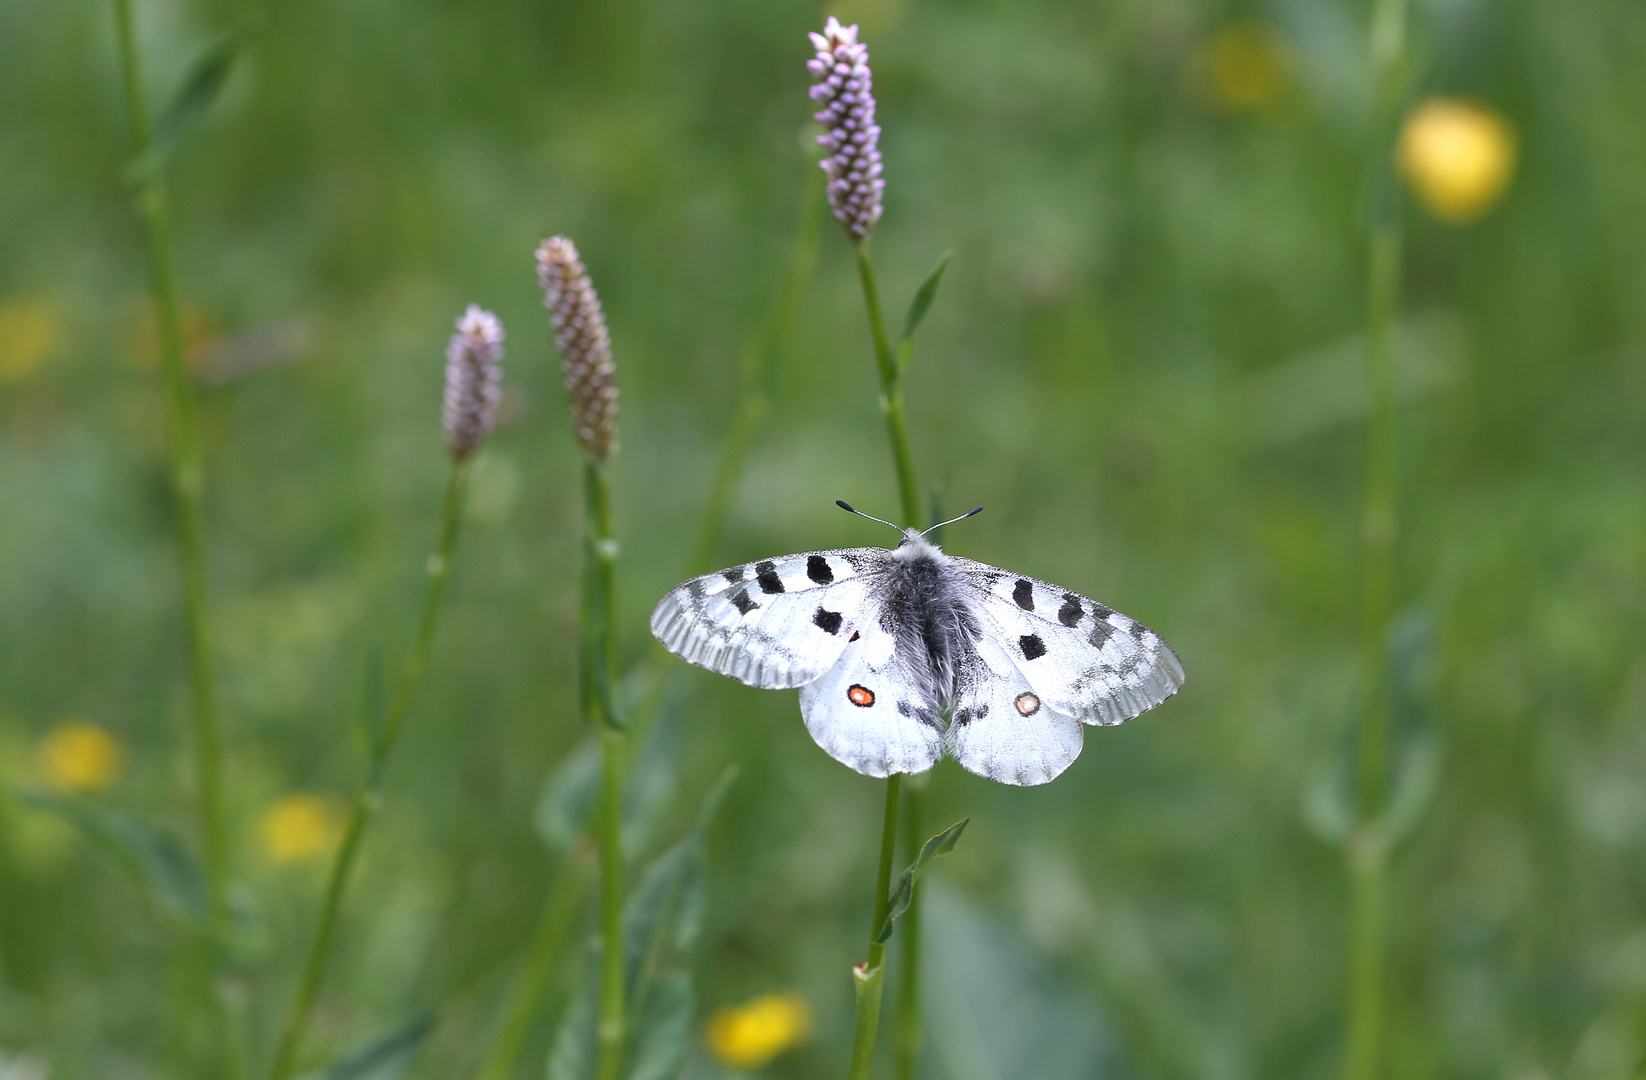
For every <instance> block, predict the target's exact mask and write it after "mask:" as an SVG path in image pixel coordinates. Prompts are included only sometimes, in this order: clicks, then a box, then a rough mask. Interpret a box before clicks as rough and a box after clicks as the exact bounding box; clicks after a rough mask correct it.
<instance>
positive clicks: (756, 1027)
mask: <svg viewBox="0 0 1646 1080" xmlns="http://www.w3.org/2000/svg"><path fill="white" fill-rule="evenodd" d="M811 1027H812V1010H811V1006H809V1005H807V1004H806V999H805V998H803V997H801V996H800V995H798V994H763V995H762V996H760V997H757V998H755V999H753V1000H752V1001H747V1002H745V1003H744V1004H742V1005H737V1006H733V1007H729V1008H724V1009H716V1010H715V1013H714V1015H713V1016H711V1017H709V1030H708V1035H709V1048H710V1049H712V1050H713V1051H714V1053H715V1056H716V1057H718V1058H720V1060H721V1061H724V1062H725V1063H726V1064H727V1065H730V1066H732V1067H733V1068H735V1069H758V1068H760V1066H762V1065H764V1064H766V1062H768V1061H770V1060H771V1059H772V1058H774V1057H776V1056H777V1055H778V1054H781V1053H782V1052H783V1051H785V1050H787V1049H788V1048H789V1047H791V1046H793V1045H795V1044H796V1043H798V1042H801V1041H802V1040H804V1039H805V1038H806V1036H807V1035H808V1034H809V1033H810V1032H811Z"/></svg>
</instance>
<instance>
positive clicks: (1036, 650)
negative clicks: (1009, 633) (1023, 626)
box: [1017, 634, 1046, 660]
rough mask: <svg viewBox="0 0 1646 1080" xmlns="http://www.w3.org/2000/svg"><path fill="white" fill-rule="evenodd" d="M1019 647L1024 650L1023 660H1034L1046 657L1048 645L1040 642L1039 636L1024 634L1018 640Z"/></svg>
mask: <svg viewBox="0 0 1646 1080" xmlns="http://www.w3.org/2000/svg"><path fill="white" fill-rule="evenodd" d="M1017 644H1018V647H1019V648H1021V649H1022V650H1023V659H1025V660H1033V659H1035V658H1037V657H1041V656H1045V655H1046V643H1045V642H1044V641H1041V640H1040V635H1039V634H1024V635H1023V636H1022V637H1020V638H1018V639H1017Z"/></svg>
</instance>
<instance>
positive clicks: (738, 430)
mask: <svg viewBox="0 0 1646 1080" xmlns="http://www.w3.org/2000/svg"><path fill="white" fill-rule="evenodd" d="M822 200H823V183H822V176H821V174H820V173H819V174H818V175H817V176H816V177H815V178H812V179H809V180H808V181H807V184H806V188H805V194H804V196H803V198H802V200H801V213H800V222H799V225H798V227H797V231H796V233H795V237H794V242H793V244H792V245H791V247H790V249H789V261H788V267H787V269H786V270H785V272H784V275H783V287H782V289H781V290H780V291H779V293H778V297H777V302H776V304H775V306H774V307H773V309H772V312H771V314H770V315H769V316H768V317H767V319H766V320H765V321H764V323H763V324H762V325H761V327H760V328H759V329H758V330H755V331H751V332H750V334H749V337H748V339H747V342H746V344H745V346H744V350H743V354H742V356H741V358H740V360H739V363H738V372H739V375H740V378H741V388H740V391H739V394H738V402H737V411H736V413H735V415H734V417H733V420H732V426H731V428H730V430H728V431H727V433H726V438H725V441H724V442H723V443H722V444H721V448H720V460H719V462H718V464H717V465H716V467H715V474H714V481H713V483H712V484H711V485H710V488H709V496H708V498H707V500H706V501H705V502H704V505H703V510H702V512H701V514H700V516H699V517H698V522H697V529H696V532H695V534H694V536H695V539H694V540H693V542H692V545H691V547H690V549H689V550H688V553H687V556H686V559H685V566H684V567H683V569H682V571H681V573H682V574H683V575H687V576H689V575H691V574H696V573H700V572H701V571H702V569H703V567H704V565H705V564H707V563H708V562H709V560H710V559H712V558H713V557H714V551H715V548H716V547H717V546H718V545H719V542H720V534H721V531H722V529H723V528H724V527H725V523H726V517H727V515H728V513H729V511H730V508H731V502H732V496H733V495H734V494H736V491H737V482H738V480H739V479H740V478H741V476H742V474H743V467H744V465H745V464H746V463H747V461H748V457H749V451H750V449H751V448H752V446H753V445H754V439H755V436H756V435H758V434H759V431H760V428H761V426H762V425H763V424H764V423H765V421H766V418H767V416H768V415H769V413H770V396H769V391H768V383H769V378H770V369H771V367H772V365H773V364H774V363H775V362H776V360H777V358H778V357H779V356H781V355H782V353H783V351H784V347H785V345H786V344H787V342H788V340H789V338H790V336H791V335H792V333H793V331H794V325H795V322H796V320H797V319H798V318H799V314H800V305H801V302H802V301H803V300H804V299H805V295H806V287H807V285H808V284H809V283H810V281H811V276H812V266H813V264H814V262H815V261H816V258H817V240H818V236H819V235H820V233H821V231H822V230H821V228H820V226H821V224H822V219H821V218H820V217H819V215H818V213H817V209H818V204H820V203H821V202H822ZM654 644H655V643H654ZM669 655H670V653H669V651H668V650H667V649H665V648H663V647H662V645H656V647H655V648H654V650H653V651H652V653H651V655H650V657H649V658H648V663H649V665H650V667H651V670H650V671H649V672H648V674H647V677H646V679H645V680H644V682H645V684H646V686H647V689H646V691H645V692H644V694H643V695H642V697H641V699H640V701H639V702H638V703H637V705H636V707H635V708H633V709H631V710H630V712H631V721H632V723H631V726H638V723H639V721H638V719H636V716H637V715H646V716H649V715H651V714H652V713H653V712H654V711H655V708H656V706H657V704H658V702H659V701H660V700H661V697H662V695H661V689H662V678H661V674H662V670H663V663H664V661H665V660H666V659H667V658H668V657H669ZM575 858H576V863H575V865H574V866H573V867H572V868H571V870H570V872H569V873H568V872H562V874H561V875H560V876H559V877H557V878H556V879H555V884H554V885H553V886H552V887H551V888H550V890H549V895H548V897H547V898H546V899H545V901H544V907H543V912H542V914H541V915H540V916H539V918H538V927H537V930H536V931H535V933H534V934H533V937H532V941H531V944H529V945H528V946H527V953H526V960H525V962H524V964H523V965H522V967H521V970H520V973H519V974H518V975H517V976H516V978H515V981H514V984H513V986H512V987H511V989H510V991H509V995H508V1000H507V1003H506V1004H505V1005H504V1007H503V1020H502V1022H501V1024H500V1025H499V1027H498V1034H497V1038H496V1040H495V1041H494V1042H493V1043H492V1046H491V1048H490V1050H488V1051H487V1053H486V1056H485V1057H484V1058H483V1059H482V1060H481V1062H480V1066H479V1068H478V1070H477V1071H476V1073H475V1080H506V1078H507V1077H508V1076H510V1075H511V1074H512V1073H513V1072H514V1066H515V1064H516V1062H517V1061H518V1060H519V1058H520V1053H521V1050H522V1048H523V1047H524V1046H525V1041H526V1036H527V1035H528V1034H529V1033H530V1030H531V1026H532V1024H533V1023H535V1021H536V1018H537V1011H538V1007H539V1006H540V1005H541V1003H542V1000H543V994H544V992H545V990H546V989H547V987H548V978H549V975H550V974H551V973H552V972H553V969H554V964H555V962H556V960H557V959H558V956H559V951H560V947H561V944H562V942H563V941H564V938H565V928H564V927H561V926H560V920H561V918H562V915H563V914H564V915H565V917H566V918H568V919H569V917H570V914H571V913H575V911H576V909H577V902H578V901H579V900H581V899H582V896H583V889H584V887H585V886H586V885H587V883H588V876H589V875H588V873H587V867H586V865H585V857H584V855H583V854H582V853H579V855H577V856H576V857H575ZM556 927H560V928H559V929H554V928H556Z"/></svg>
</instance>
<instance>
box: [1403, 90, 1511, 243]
mask: <svg viewBox="0 0 1646 1080" xmlns="http://www.w3.org/2000/svg"><path fill="white" fill-rule="evenodd" d="M1515 149H1516V148H1515V134H1514V131H1513V130H1512V129H1511V128H1510V127H1509V123H1508V121H1507V120H1505V119H1504V118H1503V117H1502V116H1501V115H1499V114H1498V113H1497V112H1496V111H1494V110H1492V109H1491V108H1488V107H1487V106H1485V105H1482V104H1479V103H1477V102H1473V101H1465V100H1463V99H1460V98H1430V99H1429V100H1428V101H1425V102H1423V103H1422V104H1421V105H1419V106H1417V108H1415V109H1413V110H1412V111H1411V112H1410V113H1409V114H1408V115H1407V117H1406V123H1405V125H1404V126H1403V127H1402V128H1401V130H1400V143H1399V146H1398V148H1397V151H1396V153H1397V159H1398V161H1399V164H1400V173H1401V175H1402V176H1404V177H1405V178H1406V183H1407V184H1408V185H1409V186H1410V187H1411V189H1412V192H1413V193H1414V194H1415V195H1416V196H1417V200H1418V202H1420V203H1422V204H1423V206H1424V208H1425V209H1426V210H1428V211H1429V213H1431V214H1433V215H1434V216H1435V217H1437V218H1439V219H1440V220H1442V221H1448V222H1451V223H1452V224H1454V225H1464V224H1467V223H1469V222H1471V221H1474V220H1475V219H1477V218H1479V217H1480V216H1481V215H1482V214H1484V213H1486V211H1488V210H1490V209H1491V208H1492V206H1493V205H1495V204H1496V203H1497V201H1498V199H1499V198H1501V197H1502V195H1503V191H1504V189H1505V188H1506V187H1508V185H1509V177H1510V176H1511V175H1512V174H1513V172H1514V167H1515Z"/></svg>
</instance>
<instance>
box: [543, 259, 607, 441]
mask: <svg viewBox="0 0 1646 1080" xmlns="http://www.w3.org/2000/svg"><path fill="white" fill-rule="evenodd" d="M537 281H538V284H540V285H542V286H543V306H544V307H546V308H548V309H549V323H550V325H552V326H553V327H554V344H555V347H556V348H558V349H559V350H560V356H561V359H562V363H561V369H562V370H563V371H564V372H565V373H566V393H567V394H569V395H570V397H571V408H572V429H573V430H574V431H575V432H576V434H577V441H578V444H579V445H581V446H582V448H583V453H584V454H585V455H586V456H587V457H588V458H589V460H590V461H592V462H594V463H595V464H597V465H598V464H601V463H603V462H604V461H605V460H606V458H607V457H609V456H610V455H611V452H612V450H613V449H614V448H615V446H616V443H617V369H616V367H614V366H613V364H612V341H611V335H610V334H609V333H607V331H606V316H605V313H604V312H602V311H601V309H600V297H599V295H598V294H597V293H596V292H595V291H594V285H593V284H592V283H591V282H590V281H589V275H588V271H586V270H585V269H583V261H582V260H581V259H579V258H578V257H577V245H575V244H573V243H572V242H571V240H569V239H567V238H566V237H564V236H552V237H550V238H549V239H547V240H545V241H543V242H542V243H541V244H539V245H538V248H537Z"/></svg>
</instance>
